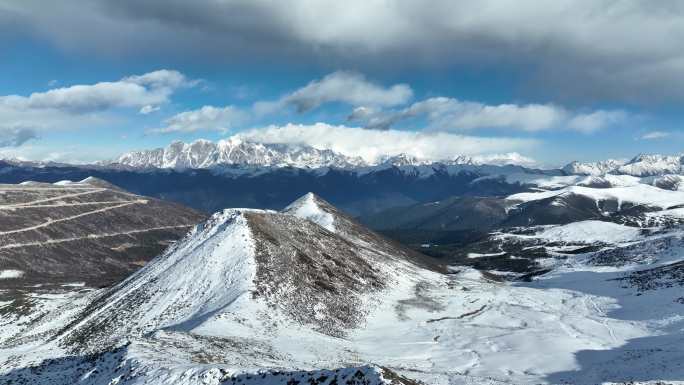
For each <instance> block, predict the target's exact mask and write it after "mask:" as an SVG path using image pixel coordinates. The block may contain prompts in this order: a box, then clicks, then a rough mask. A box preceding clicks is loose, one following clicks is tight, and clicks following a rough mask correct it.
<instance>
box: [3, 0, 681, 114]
mask: <svg viewBox="0 0 684 385" xmlns="http://www.w3.org/2000/svg"><path fill="white" fill-rule="evenodd" d="M3 20H4V21H3ZM9 20H12V22H11V23H10V22H9ZM0 24H2V25H0V31H3V30H12V31H14V32H16V33H13V34H9V36H15V37H16V35H17V33H31V34H32V36H34V37H37V38H39V39H45V40H49V41H51V42H52V43H54V44H55V45H57V46H58V47H62V48H65V49H68V50H81V51H87V52H88V53H97V54H104V55H107V54H111V55H140V54H147V55H184V56H185V57H189V56H191V57H196V58H197V59H196V60H198V61H203V62H206V63H215V62H234V61H236V60H263V59H267V60H270V62H272V63H274V65H278V64H280V63H300V64H305V65H309V66H311V65H316V63H320V62H321V61H324V62H327V63H331V62H332V63H344V64H345V65H349V66H352V67H356V68H363V67H364V66H368V65H371V64H373V65H375V66H378V65H380V66H385V67H397V66H399V67H402V68H404V69H406V70H411V69H416V70H418V69H423V70H424V69H425V68H440V69H441V70H446V71H449V70H459V69H473V68H484V69H486V70H487V71H494V72H497V71H499V72H510V71H514V72H516V73H519V74H520V81H521V82H522V83H523V84H524V85H525V86H526V87H533V88H534V89H536V90H537V92H539V93H540V94H541V95H542V96H543V97H546V98H550V99H553V98H556V99H557V98H572V99H575V100H592V101H627V102H636V103H649V102H661V101H670V102H679V101H682V100H684V76H682V74H683V73H684V51H683V50H682V49H681V41H682V36H683V35H684V2H680V1H658V2H653V1H646V0H622V1H619V0H618V1H614V0H578V1H564V0H559V1H550V2H549V1H529V0H521V1H510V2H509V1H459V2H454V1H449V0H443V1H442V0H435V1H431V2H429V4H428V3H427V2H423V1H380V2H369V1H366V0H349V1H344V2H339V1H306V0H298V1H288V2H271V1H252V0H250V1H247V0H244V1H215V0H199V1H192V2H189V1H180V0H170V1H169V0H165V1H162V0H147V1H133V0H93V1H76V0H63V1H60V2H44V1H38V0H25V1H22V2H18V1H17V2H11V1H8V0H6V1H5V2H4V3H3V2H2V1H0ZM376 68H377V67H376Z"/></svg>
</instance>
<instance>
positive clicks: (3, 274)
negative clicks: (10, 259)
mask: <svg viewBox="0 0 684 385" xmlns="http://www.w3.org/2000/svg"><path fill="white" fill-rule="evenodd" d="M23 275H24V272H23V271H21V270H12V269H8V270H0V279H10V278H21V277H22V276H23Z"/></svg>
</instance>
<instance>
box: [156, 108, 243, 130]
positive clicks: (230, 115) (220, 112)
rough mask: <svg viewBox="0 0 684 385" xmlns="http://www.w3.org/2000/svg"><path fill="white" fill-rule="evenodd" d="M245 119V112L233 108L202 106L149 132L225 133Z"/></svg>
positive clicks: (174, 117)
mask: <svg viewBox="0 0 684 385" xmlns="http://www.w3.org/2000/svg"><path fill="white" fill-rule="evenodd" d="M245 119H246V114H245V112H243V111H241V110H240V109H238V108H236V107H233V106H226V107H214V106H204V107H202V108H199V109H197V110H192V111H185V112H181V113H179V114H176V115H174V116H172V117H170V118H169V119H167V120H165V121H164V123H165V126H164V127H162V128H157V129H153V130H150V131H149V132H150V133H162V134H166V133H172V132H195V131H221V132H226V131H228V130H230V129H231V128H233V127H234V126H235V125H236V124H239V123H241V122H243V121H245Z"/></svg>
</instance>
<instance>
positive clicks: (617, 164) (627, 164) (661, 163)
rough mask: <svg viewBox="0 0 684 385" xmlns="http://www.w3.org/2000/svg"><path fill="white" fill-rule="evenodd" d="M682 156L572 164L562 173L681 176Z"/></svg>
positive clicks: (648, 156) (683, 162)
mask: <svg viewBox="0 0 684 385" xmlns="http://www.w3.org/2000/svg"><path fill="white" fill-rule="evenodd" d="M682 164H684V155H659V154H653V155H644V154H642V155H638V156H636V157H634V158H632V159H631V160H629V161H620V160H614V159H609V160H606V161H600V162H588V163H581V162H572V163H570V164H568V165H566V166H565V167H563V171H565V172H566V173H568V174H573V175H593V176H599V175H605V174H621V175H632V176H639V177H647V176H655V175H666V174H681V173H682Z"/></svg>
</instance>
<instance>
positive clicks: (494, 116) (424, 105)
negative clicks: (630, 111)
mask: <svg viewBox="0 0 684 385" xmlns="http://www.w3.org/2000/svg"><path fill="white" fill-rule="evenodd" d="M422 116H425V117H426V119H427V122H428V129H430V130H438V131H465V130H474V129H481V128H504V129H514V130H521V131H529V132H536V131H543V130H549V129H562V128H566V129H572V130H577V131H583V132H591V131H595V130H598V129H601V128H604V127H607V126H610V125H613V124H616V123H618V122H620V121H621V120H622V119H624V118H625V116H626V114H625V113H624V112H622V111H605V110H597V111H593V112H590V113H586V114H585V113H574V112H571V111H568V110H567V109H565V108H563V107H560V106H556V105H553V104H524V105H518V104H498V105H487V104H484V103H479V102H472V101H462V100H458V99H454V98H447V97H434V98H429V99H426V100H422V101H419V102H416V103H414V104H412V105H411V106H409V107H407V108H405V109H403V110H400V111H394V112H382V111H375V110H372V109H366V108H364V107H359V108H357V109H355V110H354V112H352V114H351V115H350V116H349V119H350V120H356V121H361V122H364V123H365V124H366V126H367V127H368V128H374V129H387V128H389V127H391V126H392V125H394V124H396V123H398V122H400V121H402V120H405V119H409V118H414V117H422Z"/></svg>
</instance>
